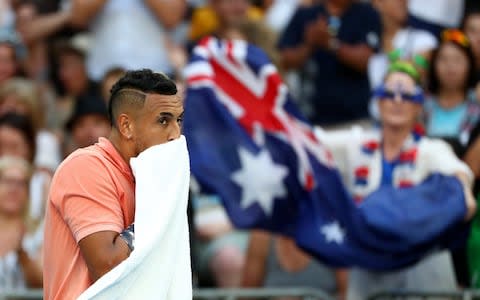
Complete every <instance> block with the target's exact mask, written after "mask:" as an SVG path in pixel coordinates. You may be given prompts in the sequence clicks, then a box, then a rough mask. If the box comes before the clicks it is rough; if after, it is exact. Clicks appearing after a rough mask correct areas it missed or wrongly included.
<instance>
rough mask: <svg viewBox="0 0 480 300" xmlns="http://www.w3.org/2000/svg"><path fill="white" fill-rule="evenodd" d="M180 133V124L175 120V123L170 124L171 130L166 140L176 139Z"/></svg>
mask: <svg viewBox="0 0 480 300" xmlns="http://www.w3.org/2000/svg"><path fill="white" fill-rule="evenodd" d="M181 134H182V127H181V126H180V124H179V123H177V122H175V124H174V125H173V126H172V130H170V133H169V135H168V141H169V142H170V141H173V140H176V139H178V138H179V137H180V135H181Z"/></svg>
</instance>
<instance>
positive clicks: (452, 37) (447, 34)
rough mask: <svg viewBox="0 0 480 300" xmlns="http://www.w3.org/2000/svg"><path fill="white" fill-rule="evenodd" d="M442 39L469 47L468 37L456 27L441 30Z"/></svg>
mask: <svg viewBox="0 0 480 300" xmlns="http://www.w3.org/2000/svg"><path fill="white" fill-rule="evenodd" d="M442 41H443V42H453V43H456V44H458V45H460V46H462V47H469V46H470V41H469V40H468V37H467V36H466V35H465V34H464V33H463V32H462V31H461V30H458V29H445V30H444V31H443V32H442Z"/></svg>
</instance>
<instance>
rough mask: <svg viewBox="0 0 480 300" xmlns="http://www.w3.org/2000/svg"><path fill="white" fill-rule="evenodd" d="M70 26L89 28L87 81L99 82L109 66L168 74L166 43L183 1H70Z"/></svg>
mask: <svg viewBox="0 0 480 300" xmlns="http://www.w3.org/2000/svg"><path fill="white" fill-rule="evenodd" d="M71 11H73V12H75V14H73V16H72V24H74V25H76V26H80V27H89V28H90V30H91V33H92V47H91V48H90V50H89V52H88V55H87V70H88V74H89V76H90V78H92V79H93V80H95V81H99V80H101V78H102V77H103V76H104V74H105V72H106V71H107V70H109V69H111V68H113V67H117V66H120V67H122V68H125V69H140V68H150V69H154V70H157V71H162V72H164V73H167V74H171V73H172V71H173V70H172V66H171V65H170V62H169V60H168V53H167V48H166V41H167V40H168V39H169V38H170V37H169V34H170V32H171V31H174V30H175V28H176V26H178V25H179V24H180V23H181V22H182V21H183V16H184V14H185V12H186V2H185V0H177V1H156V0H145V1H138V0H93V1H84V0H72V7H71Z"/></svg>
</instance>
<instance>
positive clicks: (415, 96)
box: [373, 85, 424, 104]
mask: <svg viewBox="0 0 480 300" xmlns="http://www.w3.org/2000/svg"><path fill="white" fill-rule="evenodd" d="M373 95H374V96H375V97H376V98H378V99H380V100H394V99H395V97H396V96H397V95H398V96H400V98H401V99H402V100H403V101H409V102H413V103H417V104H422V103H423V100H424V96H423V91H422V89H421V88H419V87H417V89H416V91H415V93H408V92H404V91H392V90H390V89H387V88H386V87H385V86H384V85H382V86H380V87H378V88H377V89H376V90H375V91H374V93H373Z"/></svg>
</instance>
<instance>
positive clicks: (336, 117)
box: [0, 0, 480, 297]
mask: <svg viewBox="0 0 480 300" xmlns="http://www.w3.org/2000/svg"><path fill="white" fill-rule="evenodd" d="M476 2H477V1H469V0H371V1H360V0H256V1H255V0H251V1H249V0H170V1H168V0H167V1H163V0H162V1H159V0H88V1H87V0H1V1H0V194H1V195H0V228H2V229H3V230H2V232H1V233H0V291H2V290H4V289H17V288H19V289H26V288H41V287H42V275H41V274H42V272H41V269H42V261H41V257H42V254H41V252H42V238H43V214H44V204H45V201H46V197H47V194H48V189H49V183H50V180H51V178H52V176H53V174H54V172H55V169H56V167H57V166H58V165H59V164H60V162H61V161H62V160H63V158H65V157H66V156H67V155H68V154H70V153H71V152H72V151H74V150H75V149H77V148H79V147H85V146H88V145H91V144H93V143H95V142H96V141H97V140H98V138H99V137H101V136H106V135H108V134H109V131H110V121H109V119H108V116H107V110H108V101H109V91H110V88H111V87H112V85H113V84H114V83H115V82H116V80H117V79H118V78H120V77H121V76H122V75H123V74H124V73H125V71H126V70H129V69H138V68H151V69H153V70H155V71H161V72H164V73H166V74H168V75H169V76H170V77H171V78H173V79H175V80H176V81H177V83H178V85H179V87H181V89H182V88H183V87H184V86H185V83H184V82H183V80H182V70H183V68H184V66H185V65H186V64H187V62H188V59H189V54H190V53H191V51H192V49H193V47H194V46H195V44H196V43H197V42H198V41H199V40H201V39H202V37H205V36H208V35H214V36H217V37H219V38H227V39H230V38H234V39H245V40H247V41H248V42H250V43H252V44H255V45H257V46H259V47H261V48H262V49H263V50H265V52H266V53H267V54H268V55H269V57H270V58H271V60H272V62H273V63H274V64H275V65H276V66H277V68H278V69H279V70H280V72H281V74H282V76H283V78H284V80H285V82H286V83H287V84H288V86H289V88H290V91H291V93H292V94H293V95H294V96H295V99H296V101H297V104H298V106H299V107H300V109H301V110H302V112H303V113H304V114H305V115H306V116H307V118H308V119H309V120H310V121H311V122H312V123H313V124H315V125H319V126H322V128H324V129H325V130H327V131H328V130H336V129H341V128H348V127H351V126H352V125H358V126H360V127H362V128H371V127H374V126H376V124H378V123H380V122H381V114H380V112H379V107H378V101H375V97H374V95H375V92H376V89H377V87H378V86H379V85H381V84H382V83H383V81H384V78H385V75H386V74H387V72H388V70H389V67H390V65H391V64H392V63H393V62H395V61H398V60H403V61H408V62H409V63H410V64H411V65H412V66H414V67H415V69H416V72H418V74H420V75H419V79H418V84H419V86H421V88H422V91H423V92H424V94H425V98H426V99H425V101H424V102H423V110H422V114H421V117H420V118H419V120H418V121H419V126H418V128H417V129H416V130H422V132H423V133H424V134H426V135H427V136H430V137H435V138H440V139H443V140H444V141H446V142H447V143H448V144H449V145H450V146H451V147H452V149H453V150H454V153H455V155H456V156H457V157H458V158H459V159H460V160H463V161H464V162H466V164H467V165H468V166H469V168H470V169H471V171H472V172H473V174H474V177H475V178H478V179H480V138H478V135H479V134H480V123H479V122H478V121H479V120H480V4H478V3H476ZM181 89H180V90H181ZM479 188H480V185H479V184H475V185H474V195H475V196H476V195H477V194H478V191H479ZM191 189H192V196H191V206H190V209H191V211H190V213H191V214H190V215H191V217H192V222H191V225H192V230H191V234H192V237H191V240H192V261H193V268H194V274H195V281H196V284H197V286H200V287H206V286H215V287H242V286H243V287H254V286H256V287H261V286H263V287H285V286H306V287H316V288H321V289H323V290H325V291H326V292H328V293H331V294H332V295H339V296H340V297H345V295H346V290H347V287H348V284H349V282H348V278H349V277H348V272H349V270H334V269H331V268H329V267H327V266H325V265H323V264H322V263H321V262H317V261H314V260H312V259H311V258H310V257H309V256H308V255H307V254H305V253H304V252H302V251H301V250H300V249H298V248H297V247H296V246H295V243H294V242H293V241H291V240H290V239H288V238H285V237H281V236H273V235H270V234H267V233H265V232H259V231H249V232H247V231H244V230H237V229H235V228H234V227H233V225H232V224H231V222H230V221H229V219H228V216H227V214H226V213H225V210H224V209H223V207H222V205H221V201H220V199H219V198H218V197H217V196H216V195H205V194H201V193H199V192H197V190H198V189H197V187H196V186H195V182H194V181H193V183H192V188H191ZM466 253H467V251H466V246H465V247H463V248H460V249H458V250H457V251H454V252H452V253H451V255H450V254H449V255H450V256H449V257H448V259H451V261H452V263H450V264H447V265H446V266H445V268H447V269H448V268H450V269H451V271H452V272H454V274H455V288H467V287H470V286H472V287H477V286H480V285H479V282H478V281H480V278H477V275H475V276H474V275H473V274H472V271H471V269H472V268H469V266H470V264H471V261H474V260H475V257H473V258H470V259H468V257H467V254H466ZM478 275H479V276H480V274H478ZM430 288H431V289H435V288H436V287H435V286H432V287H430Z"/></svg>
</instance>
